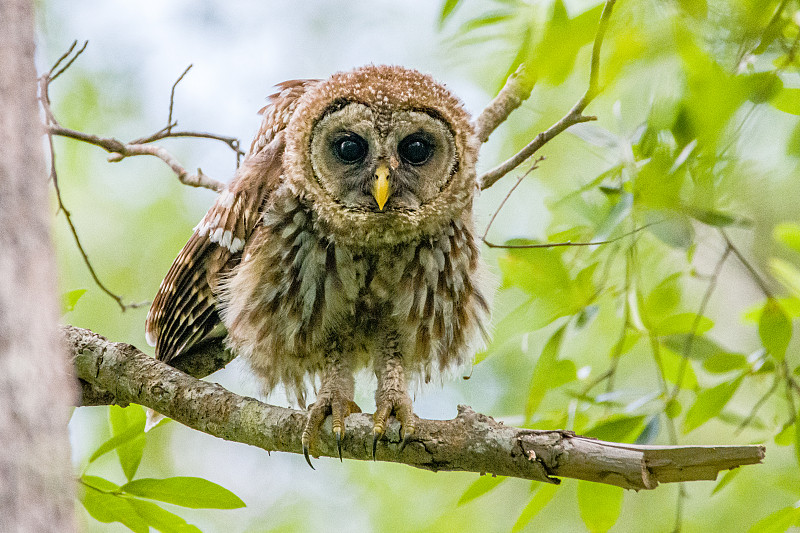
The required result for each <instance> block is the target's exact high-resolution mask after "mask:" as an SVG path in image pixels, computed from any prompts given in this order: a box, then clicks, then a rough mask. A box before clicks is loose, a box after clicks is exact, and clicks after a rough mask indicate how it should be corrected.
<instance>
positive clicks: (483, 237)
mask: <svg viewBox="0 0 800 533" xmlns="http://www.w3.org/2000/svg"><path fill="white" fill-rule="evenodd" d="M542 160H544V157H539V158H537V159H536V161H534V162H533V165H531V168H529V169H528V170H527V171H526V172H525V173H524V174H523V175H522V176H520V177H519V179H517V182H516V183H515V184H514V185H513V186H512V187H511V189H509V191H508V194H506V196H505V198H503V201H502V202H500V205H499V206H497V209H495V211H494V213H493V214H492V218H491V219H490V220H489V224H487V225H486V231H484V232H483V236H482V237H481V240H482V241H483V242H486V236H487V235H488V234H489V230H490V229H491V227H492V224H494V220H495V219H496V218H497V215H499V214H500V211H501V210H502V209H503V206H505V205H506V202H507V201H508V199H509V198H511V195H512V194H513V193H514V191H515V190H516V189H517V187H519V185H520V183H522V180H524V179H525V178H527V177H528V175H530V173H531V172H533V171H534V170H536V169H537V168H538V167H539V163H540V162H541V161H542Z"/></svg>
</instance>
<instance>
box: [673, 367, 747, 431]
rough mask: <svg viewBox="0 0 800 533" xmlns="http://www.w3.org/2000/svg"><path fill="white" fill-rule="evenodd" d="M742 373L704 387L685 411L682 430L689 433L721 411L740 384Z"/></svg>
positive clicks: (742, 377)
mask: <svg viewBox="0 0 800 533" xmlns="http://www.w3.org/2000/svg"><path fill="white" fill-rule="evenodd" d="M743 379H744V375H742V376H739V377H737V378H736V379H734V380H732V381H726V382H724V383H720V384H719V385H717V386H716V387H712V388H710V389H705V390H703V391H701V392H700V394H698V395H697V398H696V399H695V401H694V404H692V407H690V408H689V411H688V412H687V413H686V420H684V422H683V432H684V433H689V432H690V431H692V430H693V429H697V428H698V427H700V426H702V425H703V424H705V423H706V422H708V421H709V420H711V419H712V418H714V417H715V416H717V415H719V414H720V413H721V412H722V409H723V408H724V407H725V406H726V405H727V404H728V402H729V401H730V399H731V398H732V397H733V395H734V393H735V392H736V390H737V389H738V388H739V385H741V383H742V380H743Z"/></svg>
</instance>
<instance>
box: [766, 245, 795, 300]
mask: <svg viewBox="0 0 800 533" xmlns="http://www.w3.org/2000/svg"><path fill="white" fill-rule="evenodd" d="M769 268H770V270H771V271H772V273H773V274H774V275H775V277H776V278H778V280H780V282H781V283H783V285H785V286H786V288H787V289H789V290H790V291H791V292H792V293H793V294H794V295H795V296H800V270H798V269H797V267H795V266H794V265H793V264H791V263H789V262H788V261H784V260H783V259H778V258H777V257H773V258H772V259H770V260H769ZM795 301H796V300H795ZM784 312H786V310H785V309H784Z"/></svg>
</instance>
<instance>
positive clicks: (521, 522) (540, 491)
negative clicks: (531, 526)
mask: <svg viewBox="0 0 800 533" xmlns="http://www.w3.org/2000/svg"><path fill="white" fill-rule="evenodd" d="M534 483H540V482H538V481H534ZM557 490H558V485H550V484H546V485H545V484H541V486H540V487H538V488H537V490H536V492H535V493H534V494H533V497H532V498H531V500H530V501H529V502H528V505H526V506H525V508H524V509H523V510H522V513H521V514H520V515H519V518H517V521H516V523H514V526H513V527H512V528H511V531H512V533H516V532H517V531H520V530H521V529H522V528H524V527H525V526H527V525H528V523H529V522H530V521H531V520H533V519H534V518H535V517H536V515H537V514H539V511H541V510H542V509H543V508H544V506H545V505H547V504H548V503H550V500H552V499H553V496H555V495H556V491H557Z"/></svg>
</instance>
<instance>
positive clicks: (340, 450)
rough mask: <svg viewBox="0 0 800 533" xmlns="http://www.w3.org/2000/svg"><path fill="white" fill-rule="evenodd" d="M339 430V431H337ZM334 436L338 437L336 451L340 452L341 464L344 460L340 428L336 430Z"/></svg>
mask: <svg viewBox="0 0 800 533" xmlns="http://www.w3.org/2000/svg"><path fill="white" fill-rule="evenodd" d="M337 430H338V431H337ZM333 434H334V435H336V449H337V450H338V451H339V462H340V463H341V462H343V459H342V430H341V429H340V428H337V429H334V430H333Z"/></svg>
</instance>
